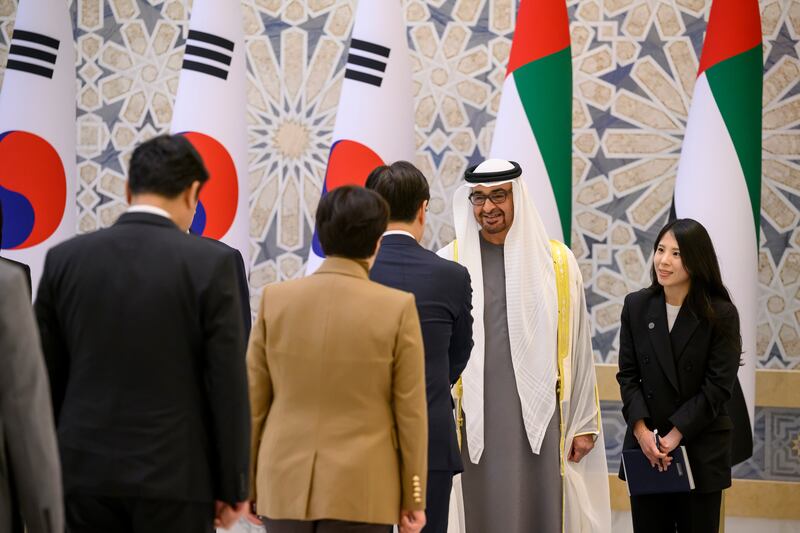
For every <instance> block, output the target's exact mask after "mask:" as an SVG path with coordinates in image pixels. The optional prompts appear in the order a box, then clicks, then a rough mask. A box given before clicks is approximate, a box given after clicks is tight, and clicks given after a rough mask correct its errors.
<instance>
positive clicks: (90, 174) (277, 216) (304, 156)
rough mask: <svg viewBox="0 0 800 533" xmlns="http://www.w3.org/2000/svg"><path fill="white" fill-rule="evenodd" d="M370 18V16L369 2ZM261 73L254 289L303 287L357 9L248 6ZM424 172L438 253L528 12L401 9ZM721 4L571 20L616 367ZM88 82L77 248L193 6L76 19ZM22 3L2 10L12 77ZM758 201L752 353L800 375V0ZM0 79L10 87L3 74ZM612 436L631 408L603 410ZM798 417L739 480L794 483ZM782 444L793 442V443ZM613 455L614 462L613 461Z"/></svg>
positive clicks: (485, 3)
mask: <svg viewBox="0 0 800 533" xmlns="http://www.w3.org/2000/svg"><path fill="white" fill-rule="evenodd" d="M364 1H366V0H364ZM242 2H243V5H244V12H245V32H246V36H247V37H246V45H247V60H248V71H249V74H248V82H249V83H248V98H249V109H248V124H249V125H248V129H249V138H250V152H249V155H250V174H249V186H250V201H251V245H252V252H253V253H252V254H251V256H252V265H251V267H252V273H251V278H250V282H251V286H252V294H253V301H254V302H256V301H257V299H258V295H259V294H260V290H261V289H262V288H263V287H264V286H265V285H266V284H269V283H274V282H276V281H281V280H285V279H289V278H293V277H296V276H298V275H299V274H300V273H301V272H302V266H303V261H304V259H305V257H306V254H307V249H308V246H309V243H310V237H311V233H312V227H313V213H314V211H315V208H316V203H317V201H318V198H319V193H320V187H321V184H322V178H323V175H324V171H325V162H326V158H327V154H328V150H329V148H330V142H331V133H332V130H333V124H334V121H335V118H336V106H337V102H338V96H339V91H340V88H341V81H342V75H343V66H344V59H345V58H344V55H345V54H344V52H345V50H346V44H347V39H348V35H349V32H350V29H351V25H352V19H353V12H354V8H355V4H356V1H355V0H305V1H299V0H242ZM403 4H404V6H405V12H406V19H407V22H408V38H409V44H410V47H411V49H412V63H413V68H414V91H415V98H416V112H415V119H416V124H417V148H418V150H417V159H416V163H417V164H418V165H419V166H420V167H421V168H422V169H423V170H424V172H425V173H426V175H427V176H428V177H429V179H430V182H431V189H432V195H433V198H432V200H431V210H430V212H429V219H430V225H429V227H428V228H427V231H426V235H425V244H426V245H427V246H429V247H431V248H437V247H439V246H441V245H443V244H445V243H447V242H448V241H450V240H451V239H452V237H453V228H452V216H451V206H450V198H451V196H452V193H453V191H454V190H455V188H456V187H457V186H458V183H459V178H460V176H461V174H462V173H463V171H464V170H465V169H466V167H467V166H469V165H470V164H473V163H475V162H476V161H478V160H480V159H481V158H482V157H484V155H485V154H486V153H487V151H488V148H489V144H490V141H491V137H492V131H493V127H494V118H495V114H496V111H497V108H498V104H499V99H500V87H501V85H502V81H503V77H504V74H505V67H506V61H507V58H508V54H509V49H510V44H511V37H512V34H513V28H514V16H515V10H516V0H429V1H427V2H423V1H420V0H403ZM710 4H711V2H710V0H569V1H568V5H569V13H570V17H571V21H572V26H571V33H572V52H573V60H574V63H573V64H574V87H575V89H574V100H573V127H574V156H573V181H574V184H575V188H574V217H575V221H574V225H573V228H574V230H573V231H574V234H573V239H572V240H573V249H574V251H575V253H576V255H577V257H578V258H579V260H580V263H581V268H582V270H583V275H584V280H585V282H586V286H587V295H588V302H589V305H590V309H591V313H592V318H593V328H594V346H595V350H596V357H597V360H598V361H599V362H609V363H612V362H615V361H616V351H617V333H618V326H619V314H620V310H621V307H622V299H623V297H624V295H625V294H626V293H628V292H629V291H631V290H634V289H637V288H639V287H641V286H643V285H645V284H647V282H648V281H647V276H648V266H647V261H648V260H649V258H650V249H651V246H652V241H653V239H654V237H655V234H656V233H657V231H658V229H660V227H661V226H662V225H663V224H664V222H665V220H666V217H667V214H668V211H669V207H670V202H671V197H672V190H673V185H674V180H675V174H676V167H677V162H678V157H679V151H680V146H681V140H682V136H683V130H684V127H685V124H686V119H687V113H688V109H689V105H690V101H691V95H692V89H693V85H694V80H695V72H696V70H697V63H698V59H697V58H698V55H699V53H700V50H701V47H702V40H703V34H704V31H705V21H706V19H707V18H708V10H709V7H710ZM71 9H72V15H73V25H74V28H75V39H76V43H77V57H76V68H77V73H78V80H77V83H78V102H77V109H78V124H77V127H78V143H79V146H78V154H79V158H78V167H79V180H80V185H79V191H78V211H79V216H78V228H77V230H78V231H79V232H88V231H92V230H95V229H97V228H100V227H105V226H108V225H110V224H112V223H113V222H114V220H115V219H116V218H117V216H118V215H119V214H120V213H121V212H122V211H123V210H124V209H125V207H126V206H125V200H124V185H125V173H124V169H125V168H126V167H127V160H128V158H129V156H130V153H131V151H132V149H133V147H134V146H136V145H137V144H138V143H139V142H141V141H143V140H145V139H147V138H150V137H152V136H153V135H156V134H158V133H161V132H164V131H166V130H168V128H169V123H170V120H171V116H172V103H173V100H174V96H175V93H176V90H177V84H178V74H179V69H180V65H181V60H182V55H183V49H182V47H183V43H184V39H185V34H186V32H187V19H188V16H189V13H190V9H191V1H190V0H71ZM15 11H16V1H15V0H0V64H5V55H6V53H7V49H8V42H9V40H10V35H11V31H12V29H13V20H14V13H15ZM761 12H762V28H763V35H764V47H765V48H764V51H765V67H764V73H765V76H764V141H763V142H764V183H763V191H762V198H763V200H762V234H761V249H760V256H759V265H760V278H759V279H760V283H761V292H760V313H759V328H758V353H759V356H760V363H759V364H760V366H761V367H764V368H778V369H790V368H795V369H797V368H800V229H798V218H800V55H798V52H800V47H798V39H800V0H761ZM0 74H1V72H0ZM605 407H606V408H604V412H607V413H608V416H606V429H607V431H608V436H613V435H614V428H617V429H619V428H618V427H617V426H619V423H620V421H619V420H616V418H618V416H617V415H618V408H617V406H614V405H606V406H605ZM798 414H799V413H798V411H797V410H788V411H787V410H780V409H778V410H776V409H759V410H758V413H757V415H756V439H757V447H756V457H754V459H752V460H751V461H750V462H749V463H747V464H746V465H745V466H743V467H740V470H739V474H740V475H742V476H745V477H758V478H767V479H784V480H786V479H800V436H798V435H800V426H798V419H799V417H798ZM784 441H785V442H784ZM616 442H621V436H620V438H619V439H612V440H611V441H609V443H608V445H609V452H611V453H610V457H611V458H612V459H611V460H612V461H613V460H615V459H613V456H614V454H613V446H614V443H616Z"/></svg>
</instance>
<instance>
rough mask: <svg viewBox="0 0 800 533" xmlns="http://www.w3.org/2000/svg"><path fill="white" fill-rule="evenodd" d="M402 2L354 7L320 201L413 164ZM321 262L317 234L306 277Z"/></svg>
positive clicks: (365, 0)
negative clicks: (400, 164) (384, 168)
mask: <svg viewBox="0 0 800 533" xmlns="http://www.w3.org/2000/svg"><path fill="white" fill-rule="evenodd" d="M401 3H402V2H399V1H398V0H362V1H360V2H359V3H358V9H357V11H356V17H355V23H354V24H353V34H352V36H351V38H350V44H349V49H348V52H347V65H346V66H345V72H344V83H343V84H342V93H341V96H340V97H339V109H338V111H337V113H336V126H335V127H334V129H333V145H332V146H331V153H330V157H329V159H328V169H327V171H326V173H325V181H324V183H323V184H322V196H325V195H326V194H328V192H330V191H332V190H333V189H335V188H336V187H340V186H342V185H364V183H365V182H366V181H367V176H369V173H370V172H371V171H372V170H373V169H374V168H375V167H377V166H380V165H384V164H391V163H393V162H395V161H398V160H406V161H413V159H414V154H415V152H416V149H415V145H414V100H413V95H412V91H411V62H410V58H409V53H408V41H407V39H406V23H405V20H404V18H403V9H402V6H401ZM324 257H325V253H324V252H323V250H322V246H321V245H320V243H319V239H318V238H317V234H316V231H315V232H314V239H313V241H312V244H311V249H310V250H309V253H308V263H307V264H306V274H311V273H313V272H314V271H315V270H316V269H317V268H318V267H319V265H320V264H321V263H322V261H323V259H324Z"/></svg>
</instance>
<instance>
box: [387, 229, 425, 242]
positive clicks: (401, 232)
mask: <svg viewBox="0 0 800 533" xmlns="http://www.w3.org/2000/svg"><path fill="white" fill-rule="evenodd" d="M387 235H407V236H409V237H411V238H412V239H414V240H415V241H416V240H417V238H416V237H414V236H413V235H411V234H410V233H409V232H407V231H405V230H402V229H391V230H389V231H384V232H383V236H384V237H386V236H387Z"/></svg>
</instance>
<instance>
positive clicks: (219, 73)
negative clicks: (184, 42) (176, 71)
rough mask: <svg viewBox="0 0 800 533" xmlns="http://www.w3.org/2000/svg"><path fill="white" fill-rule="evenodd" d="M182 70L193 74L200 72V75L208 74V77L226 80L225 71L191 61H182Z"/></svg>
mask: <svg viewBox="0 0 800 533" xmlns="http://www.w3.org/2000/svg"><path fill="white" fill-rule="evenodd" d="M183 68H184V69H186V70H194V71H195V72H200V73H201V74H208V75H209V76H214V77H216V78H220V79H223V80H227V79H228V71H227V70H222V69H221V68H217V67H212V66H211V65H209V64H207V63H199V62H197V61H192V60H191V59H184V60H183Z"/></svg>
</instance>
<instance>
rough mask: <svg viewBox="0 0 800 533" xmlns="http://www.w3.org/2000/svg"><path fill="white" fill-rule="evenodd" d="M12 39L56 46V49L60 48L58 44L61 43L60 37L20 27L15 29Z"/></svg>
mask: <svg viewBox="0 0 800 533" xmlns="http://www.w3.org/2000/svg"><path fill="white" fill-rule="evenodd" d="M11 39H12V40H15V41H28V42H31V43H36V44H41V45H43V46H47V47H49V48H54V49H55V50H58V46H59V44H60V43H59V41H58V39H53V38H52V37H48V36H47V35H42V34H41V33H36V32H32V31H26V30H18V29H15V30H14V33H13V34H12V35H11Z"/></svg>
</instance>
